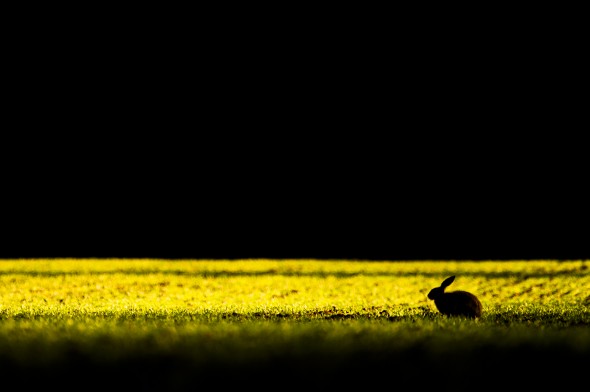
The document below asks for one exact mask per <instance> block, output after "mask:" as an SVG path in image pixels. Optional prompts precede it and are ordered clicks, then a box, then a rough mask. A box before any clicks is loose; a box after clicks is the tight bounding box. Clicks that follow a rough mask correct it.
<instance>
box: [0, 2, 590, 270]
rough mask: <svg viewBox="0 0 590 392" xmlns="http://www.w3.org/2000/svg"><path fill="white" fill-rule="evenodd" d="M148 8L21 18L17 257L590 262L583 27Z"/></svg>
mask: <svg viewBox="0 0 590 392" xmlns="http://www.w3.org/2000/svg"><path fill="white" fill-rule="evenodd" d="M137 11H140V10H134V11H133V12H131V11H129V12H127V11H125V10H121V12H120V13H117V14H116V15H120V16H119V17H116V16H115V14H113V15H111V17H109V18H107V20H108V21H109V23H104V20H105V19H104V18H103V19H101V18H100V17H99V16H96V15H101V12H99V10H96V12H94V11H93V12H91V13H84V12H82V14H83V15H84V17H81V16H80V17H78V18H69V19H66V20H60V19H47V18H44V17H43V15H42V13H40V14H39V15H36V16H35V15H29V14H27V18H29V19H28V20H29V23H30V24H31V25H34V26H36V27H35V28H31V29H27V28H24V27H23V25H19V24H18V23H16V24H15V26H13V27H14V28H13V29H12V30H11V32H12V33H11V34H12V35H11V37H12V38H13V39H12V40H11V41H10V42H12V43H13V46H12V47H10V48H7V50H8V51H10V53H12V54H13V55H11V56H9V58H10V61H8V63H7V64H6V65H7V66H8V67H9V68H10V70H9V71H8V72H7V73H6V74H7V75H8V76H7V78H6V79H7V81H8V86H7V87H8V88H9V90H8V93H7V96H9V97H10V99H9V100H8V103H7V105H6V107H5V113H7V118H6V121H5V127H4V132H3V136H2V138H3V139H2V143H1V145H0V148H1V150H2V151H1V152H2V155H1V156H2V166H1V170H2V187H1V193H2V216H1V222H0V223H1V227H2V237H1V239H0V241H1V243H0V256H1V257H3V258H29V257H142V258H143V257H155V258H263V257H270V258H328V259H329V258H346V259H375V260H385V259H386V260H402V259H538V258H544V259H556V258H557V259H578V258H588V257H590V250H589V249H588V240H587V238H588V237H589V236H588V234H589V233H588V227H589V226H588V203H587V197H586V190H585V189H586V183H587V167H588V165H587V162H586V159H585V158H584V157H585V156H586V152H585V150H584V145H585V144H586V143H585V141H584V140H583V138H582V133H581V131H580V129H582V128H581V127H580V121H581V123H582V124H585V122H586V120H585V118H584V117H583V114H584V111H583V110H582V108H581V104H580V102H579V101H578V100H577V99H575V96H576V94H574V92H575V91H576V90H577V89H579V86H580V80H579V79H578V77H579V75H581V73H580V72H579V71H580V69H579V67H580V64H581V63H580V61H579V60H580V59H579V57H580V55H581V52H580V51H579V50H578V49H577V44H576V42H577V41H576V40H575V39H574V37H575V36H576V34H577V33H576V31H575V30H576V26H575V25H568V26H567V27H563V26H561V30H559V32H558V33H559V34H557V32H556V31H555V30H554V29H552V28H551V26H547V25H542V23H541V22H538V23H541V24H536V22H535V19H534V18H528V19H527V23H522V22H523V21H522V20H521V19H518V17H516V16H515V17H514V18H512V17H506V18H503V19H502V20H503V23H502V24H501V25H499V24H498V23H496V22H497V20H496V19H494V18H493V17H490V18H489V19H486V18H485V17H484V16H483V15H480V14H477V17H473V18H467V19H462V20H460V23H459V21H455V22H453V23H451V22H452V21H449V20H447V22H445V21H444V20H439V19H437V15H436V12H434V13H433V14H430V13H429V14H425V13H419V14H411V13H410V14H408V13H405V12H397V11H396V12H394V13H393V14H392V13H385V14H384V13H380V12H377V13H375V12H369V13H368V14H362V13H361V14H355V17H354V18H350V14H349V13H348V12H350V11H351V10H344V9H341V10H323V11H322V10H317V11H318V12H315V13H311V14H310V13H306V12H304V10H299V11H300V12H297V10H290V11H289V12H285V11H284V10H283V11H281V10H276V13H275V15H274V17H272V18H270V17H264V16H262V14H257V13H256V12H255V10H250V11H251V12H250V13H248V15H250V17H248V18H245V17H244V14H243V13H242V12H241V11H240V10H230V9H228V10H225V11H224V12H223V13H221V14H219V13H218V14H215V13H214V14H212V15H211V14H208V15H209V16H208V17H206V18H199V19H198V23H197V22H196V21H195V20H191V19H190V18H189V17H188V16H187V17H186V18H181V19H178V17H179V16H178V14H174V18H171V19H170V20H169V21H168V22H167V23H164V22H163V20H164V19H166V18H165V15H161V16H160V18H159V19H157V20H154V19H153V18H141V17H140V16H138V15H139V14H137ZM148 11H149V10H148ZM398 11H399V10H398ZM527 12H528V11H527ZM516 14H518V12H516ZM516 14H515V15H516ZM93 15H94V16H93ZM191 15H194V14H191ZM199 15H201V16H202V15H203V14H199ZM215 15H217V16H215ZM254 15H258V16H257V17H254ZM313 15H314V16H313ZM347 15H348V16H347ZM412 15H413V16H412ZM518 15H521V16H524V15H525V14H518ZM526 15H528V14H526ZM158 20H160V21H162V23H160V22H158V23H156V22H157V21H158ZM173 21H175V22H173ZM33 22H38V23H37V24H35V23H33ZM11 87H12V88H11ZM584 110H585V109H584Z"/></svg>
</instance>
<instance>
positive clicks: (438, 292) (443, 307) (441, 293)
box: [428, 275, 481, 318]
mask: <svg viewBox="0 0 590 392" xmlns="http://www.w3.org/2000/svg"><path fill="white" fill-rule="evenodd" d="M454 280H455V275H453V276H450V277H448V278H446V279H445V280H443V282H442V283H441V285H440V287H435V288H433V289H432V290H430V292H429V293H428V298H429V299H432V300H434V305H436V308H437V309H438V311H439V312H441V313H442V314H444V315H446V316H464V317H469V318H479V317H481V302H479V299H478V298H477V297H476V296H475V295H473V294H471V293H470V292H467V291H462V290H458V291H450V292H448V293H445V288H447V287H448V286H449V285H450V284H451V283H453V281H454Z"/></svg>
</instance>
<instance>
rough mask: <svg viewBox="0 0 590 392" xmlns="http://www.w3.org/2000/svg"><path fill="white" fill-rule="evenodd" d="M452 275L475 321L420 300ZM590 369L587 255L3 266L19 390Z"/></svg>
mask: <svg viewBox="0 0 590 392" xmlns="http://www.w3.org/2000/svg"><path fill="white" fill-rule="evenodd" d="M450 275H456V277H457V278H456V280H455V282H454V283H453V284H452V285H451V286H450V287H449V288H448V291H453V290H467V291H470V292H472V293H474V294H476V295H477V296H478V297H479V299H480V301H481V302H482V304H483V314H482V317H481V318H480V319H478V320H470V319H463V318H454V317H445V316H442V315H441V314H440V313H438V311H437V310H436V308H435V307H434V304H433V303H432V301H429V300H428V299H427V297H426V294H427V293H428V292H429V291H430V289H432V288H433V287H437V286H438V285H440V283H441V281H442V280H443V279H444V278H446V277H448V276H450ZM589 363H590V269H589V268H588V262H587V261H585V260H574V261H550V260H545V261H543V260H541V261H477V262H467V261H461V262H453V261H433V262H425V261H415V262H413V261H408V262H368V261H343V260H331V261H326V260H324V261H319V260H236V261H219V260H216V261H207V260H180V261H176V260H175V261H167V260H116V259H113V260H92V259H83V260H75V259H48V260H0V374H2V375H3V377H10V378H11V379H13V380H18V383H19V385H21V386H22V387H28V386H39V385H43V386H48V385H54V386H57V387H59V388H60V389H62V390H64V389H80V388H82V389H92V388H95V389H100V390H103V389H106V388H108V389H113V388H114V389H121V390H123V389H131V390H166V391H169V390H187V389H197V388H204V387H206V386H207V385H209V386H211V385H212V386H214V387H247V386H249V387H254V388H257V389H269V390H270V389H273V390H275V389H284V388H302V389H303V388H305V389H325V388H338V387H350V386H351V385H360V386H362V387H363V388H366V387H386V388H392V389H393V388H396V387H398V388H399V387H402V386H404V385H408V383H410V385H412V386H414V387H437V388H438V389H442V390H449V391H459V390H468V389H469V390H471V389H474V388H478V387H498V388H500V387H519V388H520V387H522V388H530V387H545V386H546V385H548V384H547V383H559V385H561V386H563V387H567V386H572V387H573V386H574V385H577V384H579V383H581V382H582V383H584V382H586V379H587V377H586V372H587V367H588V364H589Z"/></svg>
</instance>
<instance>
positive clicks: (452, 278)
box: [440, 275, 455, 287]
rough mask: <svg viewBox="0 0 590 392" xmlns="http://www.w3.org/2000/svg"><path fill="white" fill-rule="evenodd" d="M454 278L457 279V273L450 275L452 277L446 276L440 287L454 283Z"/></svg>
mask: <svg viewBox="0 0 590 392" xmlns="http://www.w3.org/2000/svg"><path fill="white" fill-rule="evenodd" d="M454 280H455V275H453V276H450V277H448V278H446V279H445V280H443V282H442V283H441V284H440V287H447V286H449V285H450V284H451V283H453V281H454Z"/></svg>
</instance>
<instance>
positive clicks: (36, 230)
mask: <svg viewBox="0 0 590 392" xmlns="http://www.w3.org/2000/svg"><path fill="white" fill-rule="evenodd" d="M384 142H385V141H384V140H381V141H379V143H384ZM351 143H352V144H354V141H352V142H351V141H349V143H348V146H350V144H351ZM376 143H377V142H376ZM379 143H377V144H376V145H378V144H379ZM152 146H153V143H152ZM328 146H329V145H328ZM129 151H130V150H125V149H123V150H117V149H113V148H105V149H104V150H98V151H97V150H93V151H92V153H88V154H87V152H86V151H68V150H65V151H63V150H62V151H61V152H60V154H57V155H54V154H46V155H45V156H46V158H47V160H46V161H45V162H43V163H39V162H36V163H35V165H32V166H31V165H29V166H26V165H24V164H23V165H22V166H20V170H19V171H13V172H12V173H9V174H10V175H11V176H12V179H11V181H5V186H4V188H3V193H4V194H3V196H4V201H3V216H2V217H3V218H2V243H1V247H0V257H2V258H13V257H24V258H27V257H156V258H259V257H260V258H265V257H269V258H328V259H329V258H345V259H375V260H383V259H387V260H403V259H539V258H541V259H579V258H590V246H589V241H588V224H587V222H588V221H587V219H586V218H587V217H588V207H587V204H585V203H583V200H580V198H579V196H580V195H583V193H580V191H579V190H576V189H574V188H573V187H574V186H578V185H579V184H578V183H577V182H575V181H571V179H568V178H557V177H555V176H553V177H552V178H553V180H554V181H552V182H551V186H550V184H549V182H548V181H549V180H548V179H547V177H544V176H545V175H546V173H547V170H546V169H549V168H550V167H546V168H540V167H538V166H536V167H533V168H531V167H528V168H527V169H526V170H522V171H519V170H516V169H515V167H516V166H513V167H511V168H501V167H500V166H496V165H497V162H498V161H499V160H498V159H494V157H493V156H492V157H490V161H491V162H493V164H489V162H487V164H480V165H476V164H474V162H475V161H474V160H473V159H471V160H470V159H469V158H467V157H466V156H465V155H463V156H462V158H461V159H457V160H455V162H454V164H453V165H450V164H449V163H448V162H447V163H445V161H444V160H443V159H442V158H441V159H440V161H439V162H434V163H433V161H432V160H428V161H425V160H423V158H422V157H421V156H407V155H405V156H404V157H403V159H400V158H399V157H398V159H393V158H392V157H395V155H396V154H394V153H391V155H386V154H385V152H387V151H386V149H383V148H382V149H376V150H375V151H374V153H371V152H365V153H364V154H359V153H357V152H355V150H353V149H348V150H346V149H343V150H341V151H340V153H331V154H327V153H326V151H328V147H327V146H326V145H324V146H323V148H322V149H319V150H317V149H311V148H303V147H301V148H300V149H297V150H290V151H287V150H284V151H281V150H279V151H276V150H267V149H265V148H264V147H261V148H258V149H255V150H254V149H252V150H248V151H246V152H243V153H241V154H234V155H233V158H237V159H230V158H228V157H231V154H229V153H228V152H227V151H225V154H224V153H223V151H222V152H220V153H219V155H216V154H208V155H206V156H204V155H201V154H200V153H199V151H201V150H200V149H199V148H195V149H194V150H193V149H188V148H184V149H179V150H178V151H177V153H172V152H169V153H167V154H163V153H159V152H158V150H157V149H154V150H151V151H150V150H149V149H147V150H144V152H143V153H142V154H132V155H131V158H129V157H130V155H129ZM228 154H229V155H228ZM441 155H442V156H443V157H444V156H446V154H441ZM125 157H127V159H125ZM471 157H472V158H473V157H474V155H473V154H472V155H471ZM320 158H321V159H320ZM503 160H504V162H505V161H506V158H504V159H503ZM435 161H436V159H435ZM479 162H480V163H481V160H480V161H479ZM18 165H20V163H19V164H18ZM18 165H16V166H15V167H19V166H18ZM537 171H538V172H539V173H543V175H542V176H541V175H536V174H535V172H537ZM515 173H518V174H515ZM535 176H536V177H535ZM6 178H7V176H5V179H6ZM558 180H559V182H558ZM552 187H554V188H552ZM568 187H569V188H568Z"/></svg>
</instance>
